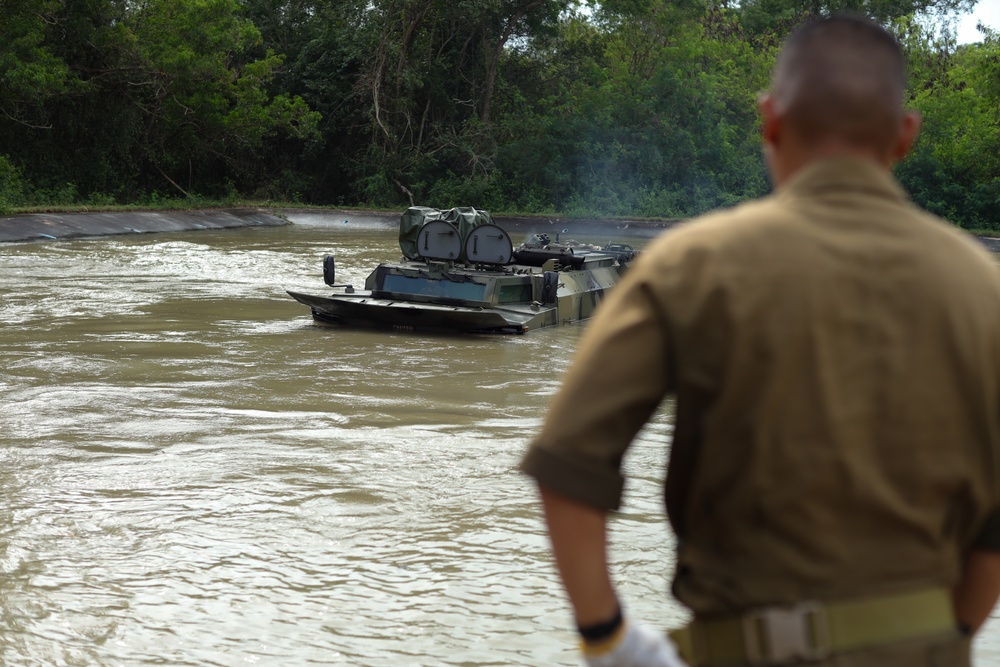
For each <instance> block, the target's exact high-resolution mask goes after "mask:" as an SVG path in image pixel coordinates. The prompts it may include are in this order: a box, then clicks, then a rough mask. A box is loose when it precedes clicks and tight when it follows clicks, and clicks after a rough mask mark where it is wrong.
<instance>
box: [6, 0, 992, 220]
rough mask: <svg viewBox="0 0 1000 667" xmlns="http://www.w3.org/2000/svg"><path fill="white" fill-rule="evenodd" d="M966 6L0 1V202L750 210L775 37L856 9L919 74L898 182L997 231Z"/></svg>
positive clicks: (942, 2)
mask: <svg viewBox="0 0 1000 667" xmlns="http://www.w3.org/2000/svg"><path fill="white" fill-rule="evenodd" d="M974 4H975V0H742V2H734V1H732V0H605V2H602V3H600V4H597V3H591V4H589V5H588V4H586V3H581V2H577V1H575V0H140V1H138V2H137V1H135V0H0V8H2V11H3V15H4V22H3V24H2V25H0V82H2V85H0V211H3V210H5V209H9V208H10V207H12V206H22V205H27V204H32V203H63V204H72V203H82V204H90V205H105V204H110V203H116V202H117V203H135V202H147V203H151V202H155V201H160V200H163V199H164V198H181V199H185V200H189V201H191V202H192V203H193V204H195V205H196V204H197V203H198V202H199V201H204V200H207V199H211V200H216V201H218V200H235V199H237V198H240V197H253V198H257V199H261V198H266V199H272V200H281V199H284V200H296V201H301V202H304V203H312V204H335V205H373V206H384V207H398V206H402V205H406V204H409V203H411V202H415V203H420V204H427V205H432V206H438V207H449V206H453V205H458V204H469V203H472V204H475V205H478V206H481V207H485V208H490V209H493V210H504V211H521V212H534V213H545V212H555V211H558V212H562V213H566V214H571V215H572V214H580V215H584V214H586V215H639V216H651V217H652V216H658V217H681V216H687V215H691V214H694V213H698V212H701V211H704V210H706V209H709V208H712V207H716V206H720V205H727V204H731V203H734V202H737V201H740V200H743V199H746V198H750V197H754V196H757V195H760V194H762V193H764V192H766V191H767V190H768V187H769V186H768V183H767V178H766V174H765V171H764V167H763V163H762V160H761V157H760V144H759V139H758V136H757V117H756V112H755V100H756V97H757V95H758V93H759V91H761V90H763V89H764V88H765V87H766V85H767V81H768V76H769V73H770V69H771V67H772V65H773V62H774V57H775V54H776V52H777V49H778V47H779V45H780V43H781V41H782V39H783V38H784V36H785V35H786V34H787V32H788V31H789V30H790V29H792V28H793V27H794V26H795V25H797V24H798V23H799V22H801V21H802V20H804V19H806V18H808V17H809V16H810V15H816V14H824V13H827V12H830V11H839V10H844V9H848V10H853V11H859V12H863V13H866V14H868V15H869V16H872V17H873V18H875V19H877V20H879V21H881V22H883V23H884V24H885V25H887V26H890V27H891V28H892V29H893V30H895V31H896V32H897V34H898V35H899V36H900V38H901V39H902V41H903V43H904V44H905V45H906V48H907V50H908V52H909V57H910V59H911V63H912V86H911V90H912V104H913V105H914V106H915V107H916V108H918V109H920V110H921V111H922V112H923V113H924V114H925V116H926V122H925V132H924V134H923V137H922V138H921V140H920V142H919V143H918V145H917V146H916V150H915V152H914V154H913V156H912V157H911V158H909V159H908V160H907V161H906V162H905V163H904V164H902V165H901V166H900V167H899V174H900V176H901V178H902V179H903V180H904V183H905V184H906V185H907V187H909V188H910V189H911V191H912V192H913V194H914V197H915V199H916V200H917V201H918V202H919V203H921V204H922V205H924V206H926V207H927V208H929V209H930V210H932V211H935V212H937V213H941V214H943V215H946V216H948V217H950V218H951V219H953V220H955V221H957V222H959V223H961V224H964V225H967V226H975V227H980V228H982V227H990V226H993V225H994V224H996V223H1000V216H998V215H996V213H995V211H996V210H997V208H998V205H1000V38H998V36H997V35H995V34H986V35H985V36H984V40H983V42H982V43H981V44H974V45H967V46H962V47H957V46H956V45H955V44H954V39H953V37H950V36H949V34H948V33H947V31H936V30H932V29H929V28H927V27H926V26H925V23H926V20H925V23H924V24H922V23H920V22H918V21H916V20H915V19H914V18H913V17H914V16H915V15H919V16H925V17H926V16H947V15H948V13H954V12H956V11H965V10H968V9H969V8H970V7H971V6H972V5H974Z"/></svg>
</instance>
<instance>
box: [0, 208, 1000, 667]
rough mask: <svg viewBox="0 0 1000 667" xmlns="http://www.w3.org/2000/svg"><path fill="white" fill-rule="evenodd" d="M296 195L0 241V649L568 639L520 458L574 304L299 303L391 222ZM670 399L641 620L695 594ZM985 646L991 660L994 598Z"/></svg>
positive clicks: (355, 259)
mask: <svg viewBox="0 0 1000 667" xmlns="http://www.w3.org/2000/svg"><path fill="white" fill-rule="evenodd" d="M298 222H299V223H300V224H297V225H294V226H290V227H280V228H258V229H247V230H230V231H224V232H187V233H177V234H155V235H152V234H150V235H146V234H143V235H139V234H137V235H134V236H118V237H108V238H99V239H89V240H78V241H72V242H56V243H51V242H45V243H25V244H7V245H0V286H2V287H0V349H2V350H3V352H2V355H3V363H2V364H0V664H2V665H4V667H29V666H31V667H35V666H50V665H52V666H61V665H67V666H77V665H79V666H88V667H90V666H101V667H103V666H108V667H111V666H114V667H119V666H120V667H131V666H147V665H171V666H173V665H177V666H180V665H197V666H210V665H212V666H214V665H225V666H230V665H232V666H236V665H268V666H272V665H273V666H281V667H296V666H298V665H337V666H340V665H343V666H352V667H353V666H359V667H382V666H385V667H389V666H392V667H400V666H404V667H409V666H427V667H433V666H436V665H464V666H472V665H483V666H485V665H490V666H508V665H509V666H522V665H523V666H535V665H538V666H542V665H567V666H568V665H577V664H579V663H578V659H577V654H576V639H575V636H574V634H573V633H572V632H571V630H570V628H571V622H570V616H569V611H568V606H567V604H566V603H565V601H564V599H563V597H562V595H561V592H560V589H559V587H558V585H557V582H556V577H555V571H554V569H553V567H552V564H551V561H550V558H549V553H548V549H547V541H546V539H545V537H544V533H543V529H542V524H541V520H540V515H539V512H538V508H537V505H536V498H535V492H534V490H533V487H532V485H531V484H530V483H529V481H528V480H527V479H525V478H524V477H523V476H522V475H520V474H519V473H518V472H517V470H516V464H517V462H518V460H519V458H520V456H521V454H522V452H523V450H524V447H525V443H526V439H527V437H528V436H529V435H530V434H531V433H532V432H533V431H534V430H535V429H536V428H537V426H538V425H539V423H540V420H541V418H542V416H543V414H544V410H545V405H546V402H547V400H548V398H549V396H550V395H551V394H552V393H553V392H554V391H555V389H556V387H557V384H558V380H559V377H560V375H561V373H562V372H563V370H564V369H565V368H566V366H567V364H568V363H569V361H570V358H571V355H572V352H573V349H574V347H575V345H576V343H577V340H578V337H579V335H580V332H581V331H582V330H583V327H582V326H566V327H561V328H555V329H544V330H540V331H535V332H531V333H530V334H528V335H526V336H513V337H490V336H470V337H449V336H426V335H425V336H414V335H413V334H405V333H394V332H357V331H351V330H346V329H337V328H332V327H328V326H324V325H319V324H316V323H314V322H313V321H312V319H311V318H310V317H309V312H308V309H307V308H305V307H304V306H301V305H300V304H298V303H296V302H295V301H293V300H292V299H291V298H289V297H288V296H287V295H286V294H285V292H284V290H285V289H286V288H289V289H295V290H299V291H305V292H315V293H318V294H323V293H324V292H326V291H327V290H326V288H325V286H323V284H322V276H321V260H322V257H323V255H325V254H330V253H332V254H334V255H336V256H337V258H338V270H339V273H340V277H341V279H342V280H343V281H344V282H353V283H354V284H357V285H360V284H362V283H363V282H364V278H365V276H366V275H367V274H368V272H369V271H370V269H371V268H372V267H374V265H375V264H377V263H378V262H379V261H383V260H388V259H396V258H398V256H399V249H398V245H397V243H396V235H395V230H393V229H386V228H385V227H383V226H381V225H377V224H371V225H365V224H355V223H344V221H342V220H338V221H334V220H330V219H329V218H323V217H310V218H304V219H302V220H299V221H298ZM578 238H581V240H587V239H586V237H578ZM516 240H518V237H517V235H515V241H516ZM593 240H600V239H596V238H595V239H593ZM670 410H671V406H670V405H669V404H667V405H665V406H664V408H663V409H662V410H661V411H660V413H659V414H658V415H657V417H656V418H655V419H654V421H653V422H652V423H651V424H650V425H649V426H648V427H647V428H646V429H645V430H644V431H643V432H642V434H641V435H640V438H639V440H638V442H637V443H636V445H635V447H634V448H633V450H632V451H631V453H630V454H629V456H628V458H627V459H626V469H627V473H628V474H629V475H630V482H629V486H628V489H627V495H626V501H625V507H624V511H623V512H622V513H621V514H620V515H619V516H618V517H617V518H616V519H615V520H614V522H613V528H612V530H613V535H612V540H613V545H614V547H613V552H612V559H613V566H614V570H615V573H616V577H617V579H618V581H619V587H620V589H621V593H622V596H623V598H624V599H625V600H626V602H627V605H628V611H629V613H630V615H631V616H633V617H636V618H639V619H642V620H643V621H645V622H647V623H649V624H651V625H655V626H659V627H670V626H676V625H679V624H681V623H683V621H684V620H685V619H686V615H685V612H684V611H683V609H681V608H680V607H679V606H678V605H676V603H674V602H672V601H671V600H670V598H669V596H668V595H667V594H666V590H667V586H668V576H669V573H670V569H671V562H670V560H671V556H670V554H671V543H670V539H671V538H670V536H669V533H668V531H667V528H666V524H665V522H664V517H663V510H662V505H661V499H660V486H661V484H660V480H661V479H662V475H663V470H664V462H665V450H664V443H665V442H666V441H667V440H668V439H669V435H670V431H671V420H670ZM976 654H977V657H978V658H979V664H983V665H987V664H998V663H1000V624H998V623H997V622H995V621H994V622H992V623H991V625H989V626H987V628H986V630H985V631H984V632H983V633H982V637H981V638H980V639H979V640H978V641H977V644H976Z"/></svg>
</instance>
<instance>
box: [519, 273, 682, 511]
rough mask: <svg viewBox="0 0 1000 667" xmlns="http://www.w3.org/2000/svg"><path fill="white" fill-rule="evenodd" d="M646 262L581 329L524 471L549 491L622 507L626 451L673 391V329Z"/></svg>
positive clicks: (611, 507)
mask: <svg viewBox="0 0 1000 667" xmlns="http://www.w3.org/2000/svg"><path fill="white" fill-rule="evenodd" d="M651 274H652V268H651V266H650V264H648V263H647V264H646V265H643V264H642V263H641V262H640V264H639V266H636V267H634V268H633V269H632V271H631V272H630V273H629V274H627V276H626V278H625V280H623V281H622V283H621V284H619V285H618V286H617V287H615V288H614V290H613V291H612V292H611V295H610V296H609V298H608V299H607V300H606V301H605V302H604V303H603V304H601V306H600V308H599V309H598V313H597V315H596V317H595V318H594V320H593V321H592V322H591V323H590V324H589V326H588V328H587V331H586V332H585V333H584V335H583V337H582V339H581V341H580V346H579V349H578V351H577V354H576V357H575V359H574V361H573V364H572V365H571V367H570V370H569V371H568V373H567V374H566V376H565V378H564V380H563V384H562V387H561V388H560V390H559V391H558V393H557V394H556V396H555V398H554V399H553V401H552V403H551V405H550V407H549V412H548V414H547V416H546V419H545V423H544V425H543V427H542V430H541V432H540V433H539V434H538V435H537V437H535V438H534V440H532V442H531V444H530V445H529V448H528V451H527V454H526V455H525V456H524V458H523V460H522V461H521V469H522V470H523V471H524V472H526V473H527V474H528V475H530V476H532V477H534V478H535V479H536V480H537V481H538V483H539V484H540V485H542V486H544V487H546V488H547V489H550V490H552V491H555V492H557V493H560V494H562V495H565V496H567V497H569V498H572V499H574V500H577V501H579V502H582V503H584V504H587V505H591V506H593V507H596V508H599V509H604V510H614V509H618V507H619V505H620V502H621V496H622V491H623V488H624V478H623V477H622V474H621V471H620V468H621V461H622V457H623V456H624V454H625V451H626V450H627V449H628V446H629V444H630V443H631V442H632V439H633V438H634V437H635V435H636V433H638V431H639V429H641V428H642V426H643V425H644V424H645V423H646V421H647V420H648V419H649V417H650V415H651V414H652V413H653V411H654V410H656V408H657V406H658V405H659V404H660V402H661V401H662V400H663V397H664V396H665V395H666V393H667V392H668V391H669V389H670V386H671V381H670V378H669V373H668V371H669V370H670V369H669V368H668V363H669V360H670V357H671V354H670V347H669V345H670V333H669V330H668V326H667V323H666V318H665V317H664V313H663V309H662V305H661V304H660V302H659V301H658V299H657V298H656V296H655V294H654V290H653V283H652V282H651V281H650V280H649V278H650V277H651Z"/></svg>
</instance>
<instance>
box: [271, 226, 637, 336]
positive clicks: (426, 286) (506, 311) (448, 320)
mask: <svg viewBox="0 0 1000 667" xmlns="http://www.w3.org/2000/svg"><path fill="white" fill-rule="evenodd" d="M399 245H400V248H401V249H402V251H403V258H402V259H401V260H400V261H398V262H386V263H383V264H380V265H379V266H378V267H376V269H375V270H374V271H373V272H372V273H371V275H369V276H368V279H367V280H366V281H365V287H364V290H357V289H355V288H354V287H353V286H351V285H339V284H337V281H336V264H335V260H334V258H333V257H332V256H330V255H328V256H326V257H325V258H324V260H323V278H324V282H326V284H327V285H329V286H330V287H333V288H334V289H336V290H337V291H336V292H334V293H333V294H332V295H329V296H314V295H310V294H302V293H299V292H292V291H289V292H288V293H289V294H290V295H291V296H292V297H294V298H295V299H297V300H298V301H299V302H301V303H303V304H305V305H307V306H309V308H310V309H311V310H312V315H313V317H314V318H315V319H317V320H320V321H323V322H332V323H335V324H341V325H347V326H382V327H393V328H403V329H414V330H427V331H452V332H463V333H516V334H522V333H524V332H526V331H530V330H534V329H540V328H542V327H547V326H554V325H557V324H564V323H568V322H575V321H578V320H583V319H586V318H588V317H590V316H591V315H592V314H593V312H594V308H595V307H596V306H597V304H598V303H599V302H600V301H601V299H602V298H603V297H604V293H605V291H607V290H608V289H611V288H612V287H614V285H615V284H616V283H617V282H618V281H619V280H620V278H621V276H622V274H623V273H624V272H625V270H626V269H627V268H628V266H629V264H630V263H631V262H632V261H633V260H634V259H635V257H636V256H637V254H638V253H637V251H636V250H634V249H633V248H632V246H630V245H626V244H617V243H611V244H608V245H605V246H603V247H598V246H594V245H589V244H583V243H577V242H575V241H563V242H560V241H559V239H558V236H557V238H556V240H555V241H553V240H552V239H550V238H549V237H548V236H547V235H546V234H534V235H532V236H531V237H530V238H529V239H528V240H527V241H526V242H525V243H523V244H521V245H520V246H519V247H517V248H514V246H513V244H512V242H511V240H510V236H509V235H508V234H507V232H506V231H505V230H504V229H502V228H501V227H499V226H497V225H496V224H494V223H493V220H492V218H491V217H490V215H489V213H487V212H486V211H481V210H477V209H474V208H469V207H463V208H454V209H450V210H447V211H439V210H437V209H432V208H426V207H421V206H416V207H411V208H409V209H407V211H406V212H405V213H403V215H402V217H401V219H400V226H399Z"/></svg>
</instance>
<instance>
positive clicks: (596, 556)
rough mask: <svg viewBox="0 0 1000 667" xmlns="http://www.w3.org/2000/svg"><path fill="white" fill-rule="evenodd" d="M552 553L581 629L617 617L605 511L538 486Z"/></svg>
mask: <svg viewBox="0 0 1000 667" xmlns="http://www.w3.org/2000/svg"><path fill="white" fill-rule="evenodd" d="M539 490H540V491H541V496H542V507H543V509H544V510H545V521H546V523H547V524H548V531H549V539H550V540H551V542H552V553H553V554H554V555H555V560H556V568H557V569H558V571H559V576H560V577H561V578H562V581H563V585H564V587H565V588H566V593H567V595H568V596H569V601H570V604H571V605H572V606H573V615H574V617H575V618H576V623H577V625H578V626H580V627H587V626H592V625H596V624H599V623H604V622H607V621H610V620H612V619H613V618H614V617H615V615H616V614H617V613H618V611H619V609H618V598H617V597H616V596H615V590H614V586H613V585H612V583H611V576H610V574H609V573H608V559H607V520H606V516H605V512H604V511H603V510H599V509H595V508H593V507H591V506H589V505H584V504H583V503H580V502H577V501H575V500H571V499H569V498H567V497H566V496H563V495H560V494H558V493H556V492H555V491H551V490H549V489H547V488H546V487H544V486H539Z"/></svg>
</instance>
